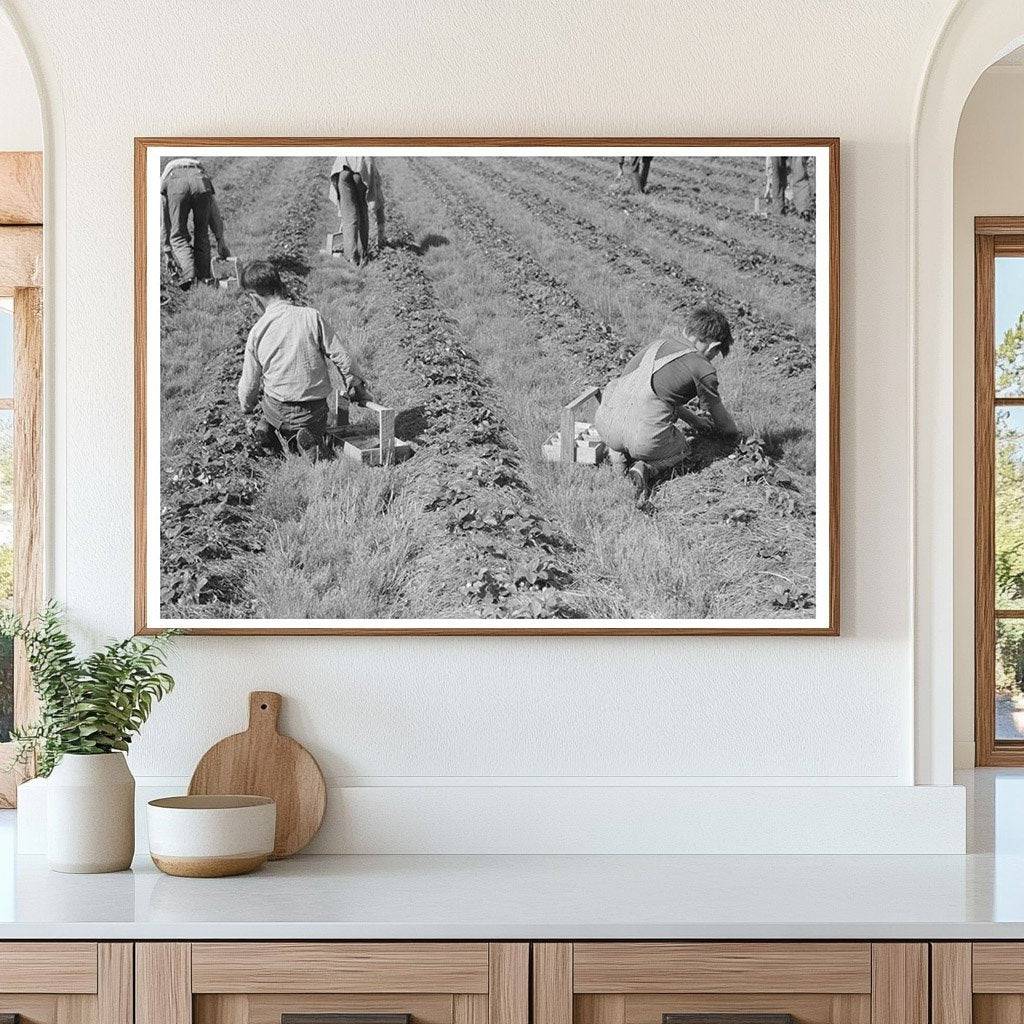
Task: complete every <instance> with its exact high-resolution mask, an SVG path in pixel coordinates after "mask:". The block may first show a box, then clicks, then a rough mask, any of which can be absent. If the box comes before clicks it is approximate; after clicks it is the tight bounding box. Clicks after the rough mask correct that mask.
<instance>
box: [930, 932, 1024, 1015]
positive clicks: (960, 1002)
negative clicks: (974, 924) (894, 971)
mask: <svg viewBox="0 0 1024 1024" xmlns="http://www.w3.org/2000/svg"><path fill="white" fill-rule="evenodd" d="M1022 1019H1024V942H974V943H971V942H935V943H932V1020H933V1024H972V1022H975V1024H1004V1022H1005V1024H1010V1022H1018V1021H1021V1020H1022Z"/></svg>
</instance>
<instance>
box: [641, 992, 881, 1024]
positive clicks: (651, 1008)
mask: <svg viewBox="0 0 1024 1024" xmlns="http://www.w3.org/2000/svg"><path fill="white" fill-rule="evenodd" d="M624 998H625V1001H626V1014H625V1021H624V1024H661V1017H662V1014H664V1013H791V1014H792V1015H793V1016H794V1017H795V1018H796V1020H797V1021H798V1022H799V1024H830V1022H832V1019H833V1018H832V1011H833V1002H834V1000H835V999H836V998H848V999H860V1000H863V1001H864V1003H865V1004H866V1005H867V1006H868V1007H869V1008H870V999H869V998H868V997H867V996H846V997H837V996H831V995H827V994H822V995H817V994H813V995H808V994H805V993H799V994H794V993H789V992H786V993H781V994H758V995H747V994H743V993H740V994H731V993H677V992H661V993H658V994H657V995H654V994H649V995H636V996H625V997H624ZM849 1024H854V1022H852V1021H851V1022H849ZM863 1024H869V1022H867V1021H865V1022H863Z"/></svg>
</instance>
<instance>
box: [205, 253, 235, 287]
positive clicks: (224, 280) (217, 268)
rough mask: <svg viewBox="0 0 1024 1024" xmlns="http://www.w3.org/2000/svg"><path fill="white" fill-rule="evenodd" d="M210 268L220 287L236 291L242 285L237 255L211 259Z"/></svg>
mask: <svg viewBox="0 0 1024 1024" xmlns="http://www.w3.org/2000/svg"><path fill="white" fill-rule="evenodd" d="M210 270H211V272H212V274H213V279H214V280H215V281H216V282H217V287H218V288H225V289H227V290H228V291H235V290H237V289H238V288H241V287H242V279H241V274H240V273H239V267H238V257H237V256H228V257H227V258H226V259H223V260H222V259H213V260H210Z"/></svg>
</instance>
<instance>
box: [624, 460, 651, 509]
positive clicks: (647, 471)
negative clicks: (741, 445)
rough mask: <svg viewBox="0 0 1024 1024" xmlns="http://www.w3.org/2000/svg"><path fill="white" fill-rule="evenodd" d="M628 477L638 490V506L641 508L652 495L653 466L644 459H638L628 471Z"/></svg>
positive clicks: (636, 490) (634, 488) (635, 489)
mask: <svg viewBox="0 0 1024 1024" xmlns="http://www.w3.org/2000/svg"><path fill="white" fill-rule="evenodd" d="M626 479H627V480H628V481H629V482H630V483H631V484H632V485H633V490H634V491H635V492H636V507H637V508H641V507H642V506H643V504H644V503H645V502H646V501H647V499H648V498H649V497H650V496H651V483H652V473H651V467H650V466H648V465H647V463H646V462H644V461H643V460H642V459H637V460H636V462H634V463H633V465H632V466H630V467H629V469H628V470H627V471H626Z"/></svg>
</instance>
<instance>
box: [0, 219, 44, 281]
mask: <svg viewBox="0 0 1024 1024" xmlns="http://www.w3.org/2000/svg"><path fill="white" fill-rule="evenodd" d="M42 286H43V229H42V228H39V227H32V228H30V227H0V295H13V294H14V290H15V289H16V288H42Z"/></svg>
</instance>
